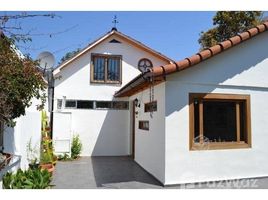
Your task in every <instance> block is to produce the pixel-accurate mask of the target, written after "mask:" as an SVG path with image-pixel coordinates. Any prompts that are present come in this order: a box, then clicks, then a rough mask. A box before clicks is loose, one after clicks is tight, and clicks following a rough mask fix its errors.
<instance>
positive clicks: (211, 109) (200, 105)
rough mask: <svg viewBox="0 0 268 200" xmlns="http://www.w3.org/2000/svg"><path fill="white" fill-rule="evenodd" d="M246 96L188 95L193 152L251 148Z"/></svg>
mask: <svg viewBox="0 0 268 200" xmlns="http://www.w3.org/2000/svg"><path fill="white" fill-rule="evenodd" d="M249 101H250V99H249V96H248V95H230V94H190V102H189V103H190V106H189V108H190V134H191V135H190V140H191V141H190V144H191V149H193V150H198V149H200V150H202V149H204V150H207V149H228V148H247V147H250V146H251V135H250V110H249V109H250V104H249Z"/></svg>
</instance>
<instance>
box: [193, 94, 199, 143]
mask: <svg viewBox="0 0 268 200" xmlns="http://www.w3.org/2000/svg"><path fill="white" fill-rule="evenodd" d="M194 142H196V143H198V142H200V137H199V100H198V99H195V100H194Z"/></svg>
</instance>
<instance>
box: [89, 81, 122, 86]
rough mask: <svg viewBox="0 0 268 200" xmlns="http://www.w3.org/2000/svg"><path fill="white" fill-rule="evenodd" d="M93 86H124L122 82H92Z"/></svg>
mask: <svg viewBox="0 0 268 200" xmlns="http://www.w3.org/2000/svg"><path fill="white" fill-rule="evenodd" d="M90 83H91V84H103V85H122V83H121V82H118V81H114V82H113V81H107V82H103V81H90Z"/></svg>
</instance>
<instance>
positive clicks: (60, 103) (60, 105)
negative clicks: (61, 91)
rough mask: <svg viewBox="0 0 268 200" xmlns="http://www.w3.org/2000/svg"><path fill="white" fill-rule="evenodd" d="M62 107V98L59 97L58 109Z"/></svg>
mask: <svg viewBox="0 0 268 200" xmlns="http://www.w3.org/2000/svg"><path fill="white" fill-rule="evenodd" d="M61 108H62V99H58V100H57V109H61Z"/></svg>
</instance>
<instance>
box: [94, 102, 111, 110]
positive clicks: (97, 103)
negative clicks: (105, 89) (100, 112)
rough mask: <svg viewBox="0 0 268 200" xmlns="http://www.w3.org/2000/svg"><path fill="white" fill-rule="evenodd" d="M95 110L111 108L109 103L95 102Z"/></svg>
mask: <svg viewBox="0 0 268 200" xmlns="http://www.w3.org/2000/svg"><path fill="white" fill-rule="evenodd" d="M96 108H106V109H108V108H112V102H111V101H96Z"/></svg>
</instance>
